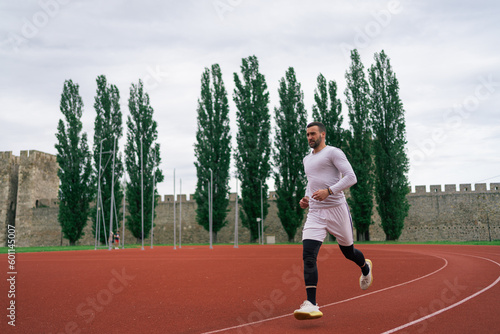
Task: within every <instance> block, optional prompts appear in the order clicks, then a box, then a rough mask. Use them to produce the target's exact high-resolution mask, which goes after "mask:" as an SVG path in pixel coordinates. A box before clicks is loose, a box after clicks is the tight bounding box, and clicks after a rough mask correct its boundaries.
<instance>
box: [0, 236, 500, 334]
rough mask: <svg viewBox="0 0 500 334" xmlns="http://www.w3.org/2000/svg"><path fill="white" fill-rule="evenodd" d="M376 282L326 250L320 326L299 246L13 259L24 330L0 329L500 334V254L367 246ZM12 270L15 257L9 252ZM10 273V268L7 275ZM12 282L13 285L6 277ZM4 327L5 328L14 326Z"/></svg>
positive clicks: (499, 250) (4, 289)
mask: <svg viewBox="0 0 500 334" xmlns="http://www.w3.org/2000/svg"><path fill="white" fill-rule="evenodd" d="M358 248H359V249H361V250H362V251H363V252H364V253H365V256H366V257H367V258H370V259H371V260H372V261H373V265H374V271H373V273H374V283H373V285H372V286H371V287H370V289H368V290H366V291H362V290H360V288H359V284H358V278H359V275H360V270H359V269H358V268H357V267H356V266H355V265H354V264H353V263H352V262H350V261H347V260H345V259H344V258H343V256H342V254H341V252H340V250H339V249H338V247H337V246H336V245H324V246H323V247H322V249H321V251H320V254H319V261H318V268H319V285H318V303H319V305H320V307H321V310H322V312H323V313H324V316H323V318H321V319H318V320H307V321H298V320H295V318H293V315H292V312H293V310H294V309H296V308H298V307H299V305H300V304H301V303H302V301H303V300H304V299H305V291H304V283H303V279H302V260H301V259H302V249H301V246H300V245H283V246H282V245H266V246H259V245H255V246H240V248H238V249H235V248H233V247H232V246H215V247H214V249H212V250H210V249H209V248H208V247H198V246H197V247H192V246H183V247H182V249H177V250H174V249H173V248H172V247H155V248H154V249H150V248H149V247H148V248H146V249H145V250H140V249H126V250H113V251H108V250H97V251H72V252H51V253H20V254H16V261H17V268H16V270H17V275H16V282H15V290H16V297H15V302H16V304H15V305H16V322H15V324H16V326H15V327H12V326H9V325H8V324H7V321H8V320H9V319H8V318H7V317H6V316H7V314H8V311H7V307H8V302H9V298H8V297H7V294H8V289H9V285H8V284H7V283H8V282H7V280H6V279H3V280H2V282H1V292H0V293H1V295H0V303H1V305H0V306H1V309H2V310H3V312H4V314H3V315H1V316H2V321H1V327H0V331H1V333H37V334H38V333H52V334H56V333H57V334H59V333H205V334H208V333H306V332H307V333H499V332H500V311H499V310H500V284H499V281H500V247H498V246H429V245H360V246H358ZM0 259H1V261H2V263H4V264H5V265H4V266H3V267H4V268H7V255H6V254H2V255H1V256H0ZM7 271H8V269H4V275H5V276H7ZM7 278H8V277H7ZM6 319H7V321H6Z"/></svg>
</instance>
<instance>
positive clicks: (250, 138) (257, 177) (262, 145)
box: [233, 56, 271, 242]
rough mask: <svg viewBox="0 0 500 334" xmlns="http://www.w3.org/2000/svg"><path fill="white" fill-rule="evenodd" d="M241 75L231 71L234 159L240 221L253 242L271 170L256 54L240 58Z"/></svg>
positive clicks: (263, 92) (267, 118)
mask: <svg viewBox="0 0 500 334" xmlns="http://www.w3.org/2000/svg"><path fill="white" fill-rule="evenodd" d="M241 76H242V79H240V77H239V76H238V74H237V73H234V83H235V86H236V87H235V89H234V94H233V100H234V102H235V104H236V108H237V109H236V122H237V124H238V133H237V135H236V143H237V150H236V153H235V159H236V168H237V170H238V175H239V179H240V180H241V195H242V196H241V197H242V211H241V221H242V224H243V226H244V227H246V228H248V229H249V230H250V241H251V242H255V241H256V240H257V238H258V236H259V229H258V226H259V223H258V221H257V219H258V218H259V219H260V218H261V210H262V211H263V213H264V214H263V215H264V219H265V217H266V216H267V211H268V206H269V205H268V203H267V191H268V186H267V183H266V179H267V178H268V177H269V175H270V172H271V164H270V161H269V158H270V154H271V139H270V130H271V122H270V118H271V116H270V114H269V106H268V105H269V92H268V90H267V84H266V79H265V77H264V75H263V74H261V73H260V72H259V62H258V60H257V57H256V56H250V57H248V58H243V60H242V65H241ZM261 186H262V189H261ZM261 191H262V194H263V200H262V205H261Z"/></svg>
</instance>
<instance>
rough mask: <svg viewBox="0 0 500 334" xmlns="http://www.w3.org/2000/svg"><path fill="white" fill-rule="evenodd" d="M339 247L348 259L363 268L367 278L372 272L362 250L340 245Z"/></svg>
mask: <svg viewBox="0 0 500 334" xmlns="http://www.w3.org/2000/svg"><path fill="white" fill-rule="evenodd" d="M339 247H340V250H341V251H342V254H344V256H345V258H346V259H348V260H351V261H352V262H354V263H356V264H357V265H358V266H359V267H360V268H361V271H362V272H363V275H365V276H366V275H368V272H369V271H370V270H369V269H368V267H367V266H366V261H365V256H364V255H363V253H362V252H361V251H360V250H358V249H356V248H354V245H350V246H342V245H339Z"/></svg>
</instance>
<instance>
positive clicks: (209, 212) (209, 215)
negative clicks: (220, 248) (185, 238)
mask: <svg viewBox="0 0 500 334" xmlns="http://www.w3.org/2000/svg"><path fill="white" fill-rule="evenodd" d="M209 170H210V184H209V186H208V191H209V200H208V226H209V234H210V249H213V247H212V226H213V225H212V224H213V221H212V211H213V192H212V188H213V186H214V184H213V182H214V180H213V176H214V175H213V171H212V168H209Z"/></svg>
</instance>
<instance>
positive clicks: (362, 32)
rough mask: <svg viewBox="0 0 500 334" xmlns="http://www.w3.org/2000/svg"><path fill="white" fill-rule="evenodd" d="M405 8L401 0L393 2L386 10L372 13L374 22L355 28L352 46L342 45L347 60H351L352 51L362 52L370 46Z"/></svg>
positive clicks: (392, 0) (341, 48)
mask: <svg viewBox="0 0 500 334" xmlns="http://www.w3.org/2000/svg"><path fill="white" fill-rule="evenodd" d="M402 10H403V7H402V6H401V3H400V1H399V0H391V1H389V2H388V3H387V6H386V8H385V9H382V10H379V11H377V12H372V13H371V16H372V17H373V20H370V21H368V22H367V23H366V24H365V25H364V26H363V28H359V27H357V28H355V34H354V39H353V40H352V44H349V43H341V44H340V50H341V51H342V53H343V54H344V57H345V58H346V59H350V58H351V50H353V49H358V50H361V49H363V48H365V47H367V46H369V45H370V43H371V41H372V40H374V39H375V38H377V37H378V36H380V35H381V34H382V32H383V31H384V29H385V28H387V27H388V26H389V24H390V23H391V21H392V18H393V16H394V15H397V14H399V13H401V11H402Z"/></svg>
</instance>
